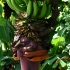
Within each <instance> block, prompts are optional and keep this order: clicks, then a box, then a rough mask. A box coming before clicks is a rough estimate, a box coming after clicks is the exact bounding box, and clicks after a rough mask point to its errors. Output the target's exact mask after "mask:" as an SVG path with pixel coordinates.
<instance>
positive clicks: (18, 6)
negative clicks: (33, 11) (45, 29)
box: [11, 0, 26, 12]
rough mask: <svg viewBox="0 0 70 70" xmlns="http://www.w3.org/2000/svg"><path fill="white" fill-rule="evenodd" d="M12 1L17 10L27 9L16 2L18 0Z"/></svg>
mask: <svg viewBox="0 0 70 70" xmlns="http://www.w3.org/2000/svg"><path fill="white" fill-rule="evenodd" d="M11 3H12V5H13V7H14V8H15V10H16V11H19V12H24V11H25V10H26V6H20V5H18V4H17V3H16V0H11Z"/></svg>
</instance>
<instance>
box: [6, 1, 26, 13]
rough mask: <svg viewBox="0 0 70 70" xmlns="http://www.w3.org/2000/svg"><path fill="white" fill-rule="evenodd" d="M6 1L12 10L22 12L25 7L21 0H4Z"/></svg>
mask: <svg viewBox="0 0 70 70" xmlns="http://www.w3.org/2000/svg"><path fill="white" fill-rule="evenodd" d="M6 3H7V4H8V6H9V7H10V8H11V9H12V10H14V11H19V12H24V11H26V8H27V6H26V4H25V2H24V1H23V0H6Z"/></svg>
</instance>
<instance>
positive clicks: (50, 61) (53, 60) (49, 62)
mask: <svg viewBox="0 0 70 70" xmlns="http://www.w3.org/2000/svg"><path fill="white" fill-rule="evenodd" d="M57 57H58V56H55V57H53V58H52V59H50V60H48V64H49V65H52V64H53V62H55V61H56V60H57Z"/></svg>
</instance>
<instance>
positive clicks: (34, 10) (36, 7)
mask: <svg viewBox="0 0 70 70" xmlns="http://www.w3.org/2000/svg"><path fill="white" fill-rule="evenodd" d="M38 12H39V5H38V3H37V1H35V2H33V15H32V17H36V16H37V14H38Z"/></svg>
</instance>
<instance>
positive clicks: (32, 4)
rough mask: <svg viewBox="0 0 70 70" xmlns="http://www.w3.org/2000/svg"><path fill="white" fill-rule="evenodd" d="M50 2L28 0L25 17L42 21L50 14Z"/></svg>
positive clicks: (48, 0)
mask: <svg viewBox="0 0 70 70" xmlns="http://www.w3.org/2000/svg"><path fill="white" fill-rule="evenodd" d="M49 3H50V0H43V1H42V0H29V1H28V4H27V16H29V17H31V18H38V19H42V18H45V17H48V16H49V15H50V13H51V5H50V4H49Z"/></svg>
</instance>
